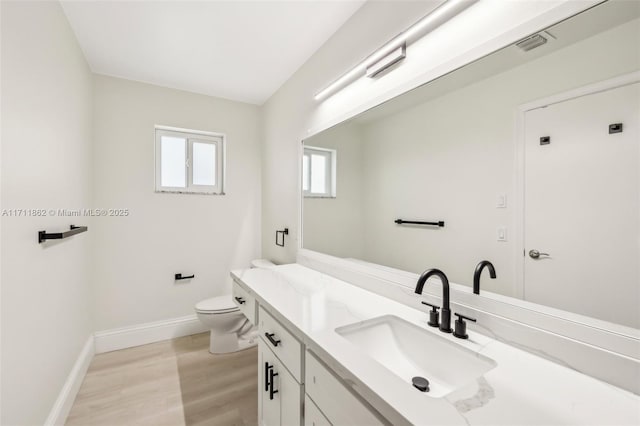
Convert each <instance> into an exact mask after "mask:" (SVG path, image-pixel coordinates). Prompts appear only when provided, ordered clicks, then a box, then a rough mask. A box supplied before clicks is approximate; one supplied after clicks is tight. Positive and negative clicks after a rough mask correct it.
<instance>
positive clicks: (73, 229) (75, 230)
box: [38, 225, 89, 243]
mask: <svg viewBox="0 0 640 426" xmlns="http://www.w3.org/2000/svg"><path fill="white" fill-rule="evenodd" d="M88 230H89V228H88V227H86V226H75V225H71V226H70V227H69V230H68V231H67V232H55V233H52V234H47V231H39V232H38V243H44V242H45V241H47V240H61V239H63V238H69V237H71V236H73V235H76V234H80V233H82V232H87V231H88Z"/></svg>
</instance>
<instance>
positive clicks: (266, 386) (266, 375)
mask: <svg viewBox="0 0 640 426" xmlns="http://www.w3.org/2000/svg"><path fill="white" fill-rule="evenodd" d="M272 368H273V365H269V363H268V362H265V363H264V391H265V392H268V391H269V371H271V369H272Z"/></svg>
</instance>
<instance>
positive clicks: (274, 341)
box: [264, 333, 280, 346]
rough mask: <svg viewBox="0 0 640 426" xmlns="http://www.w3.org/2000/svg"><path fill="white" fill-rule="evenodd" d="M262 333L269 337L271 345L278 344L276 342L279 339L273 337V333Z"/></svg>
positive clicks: (278, 341)
mask: <svg viewBox="0 0 640 426" xmlns="http://www.w3.org/2000/svg"><path fill="white" fill-rule="evenodd" d="M264 335H265V336H267V339H269V341H270V342H271V344H272V345H273V346H278V344H279V343H280V340H276V339H274V338H273V336H275V334H274V333H264Z"/></svg>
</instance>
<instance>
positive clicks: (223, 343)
mask: <svg viewBox="0 0 640 426" xmlns="http://www.w3.org/2000/svg"><path fill="white" fill-rule="evenodd" d="M257 344H258V330H257V329H254V330H251V331H250V332H248V333H246V334H244V335H243V336H242V337H240V338H238V335H237V334H236V333H231V334H216V335H214V334H213V332H210V333H209V352H210V353H212V354H214V355H218V354H228V353H232V352H238V351H241V350H244V349H248V348H251V347H253V346H255V345H257Z"/></svg>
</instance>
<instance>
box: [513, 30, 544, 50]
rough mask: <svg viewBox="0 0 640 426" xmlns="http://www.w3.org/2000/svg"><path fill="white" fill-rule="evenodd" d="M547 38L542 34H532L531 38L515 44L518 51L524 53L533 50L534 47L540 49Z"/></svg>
mask: <svg viewBox="0 0 640 426" xmlns="http://www.w3.org/2000/svg"><path fill="white" fill-rule="evenodd" d="M547 41H548V40H547V38H545V37H544V36H542V34H534V35H532V36H531V37H527V38H525V39H524V40H520V41H519V42H517V43H516V46H518V47H519V48H520V49H522V50H523V51H525V52H528V51H530V50H533V49H535V48H536V47H540V46H542V45H543V44H545V43H546V42H547Z"/></svg>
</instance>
